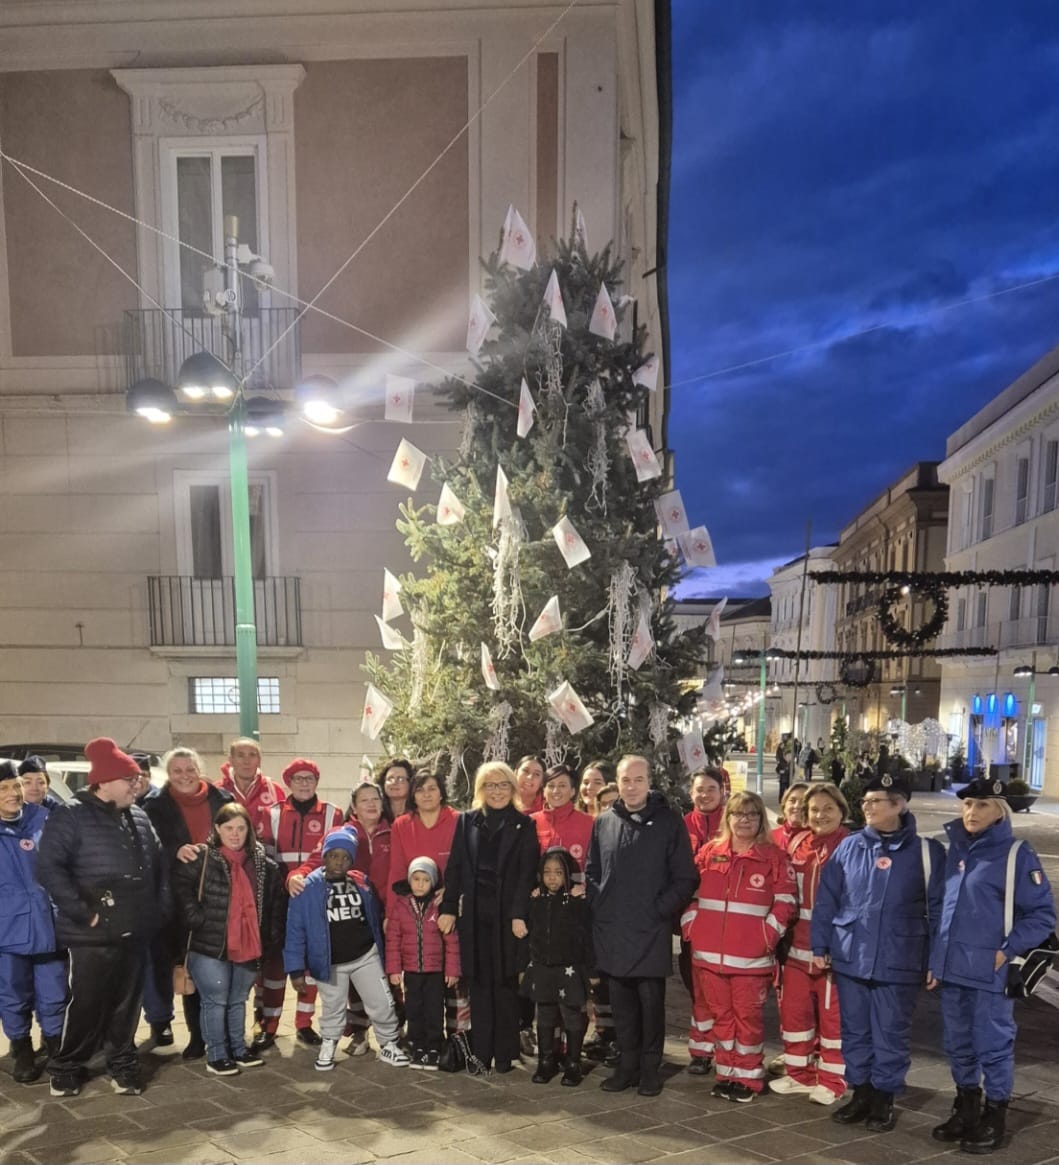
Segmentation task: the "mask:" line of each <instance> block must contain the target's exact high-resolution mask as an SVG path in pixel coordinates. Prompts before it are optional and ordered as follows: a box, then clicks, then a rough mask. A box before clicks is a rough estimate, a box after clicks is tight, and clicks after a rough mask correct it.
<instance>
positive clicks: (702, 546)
mask: <svg viewBox="0 0 1059 1165" xmlns="http://www.w3.org/2000/svg"><path fill="white" fill-rule="evenodd" d="M695 549H696V550H705V549H706V543H705V542H703V541H702V540H701V539H700V540H699V541H698V542H696V543H695Z"/></svg>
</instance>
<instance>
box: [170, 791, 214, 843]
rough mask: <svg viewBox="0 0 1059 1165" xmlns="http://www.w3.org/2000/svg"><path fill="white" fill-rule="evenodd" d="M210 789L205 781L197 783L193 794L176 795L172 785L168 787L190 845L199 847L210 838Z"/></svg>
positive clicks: (211, 815)
mask: <svg viewBox="0 0 1059 1165" xmlns="http://www.w3.org/2000/svg"><path fill="white" fill-rule="evenodd" d="M209 794H210V787H209V785H207V784H206V782H205V781H199V784H198V788H197V789H196V790H195V791H194V792H193V793H178V792H177V791H176V789H174V788H173V786H172V785H170V786H169V795H170V797H172V798H173V801H174V802H175V803H176V807H177V808H178V809H179V810H180V816H181V817H183V819H184V825H185V826H186V827H187V831H188V840H189V841H190V842H191V844H192V845H199V844H201V843H202V842H204V841H205V840H206V838H208V837H209V836H210V830H211V829H212V828H213V810H212V809H211V808H210V802H209Z"/></svg>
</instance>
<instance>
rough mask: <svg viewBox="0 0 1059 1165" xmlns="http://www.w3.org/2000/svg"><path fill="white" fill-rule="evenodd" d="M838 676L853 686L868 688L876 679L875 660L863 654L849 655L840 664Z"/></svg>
mask: <svg viewBox="0 0 1059 1165" xmlns="http://www.w3.org/2000/svg"><path fill="white" fill-rule="evenodd" d="M838 676H839V679H840V680H841V681H842V682H843V683H844V684H846V685H848V686H849V687H851V688H866V687H867V686H868V685H869V684H870V683H871V682H872V680H874V679H875V660H874V659H865V658H864V656H862V655H851V656H847V657H846V658H845V659H844V660H842V662H841V663H840V664H839V665H838Z"/></svg>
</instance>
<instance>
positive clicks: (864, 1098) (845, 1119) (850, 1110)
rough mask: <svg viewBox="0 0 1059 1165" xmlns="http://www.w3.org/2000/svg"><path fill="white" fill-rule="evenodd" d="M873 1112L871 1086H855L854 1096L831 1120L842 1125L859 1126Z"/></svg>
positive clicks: (834, 1113) (832, 1115)
mask: <svg viewBox="0 0 1059 1165" xmlns="http://www.w3.org/2000/svg"><path fill="white" fill-rule="evenodd" d="M870 1111H871V1085H870V1084H854V1086H853V1095H852V1096H851V1097H850V1099H849V1100H847V1101H846V1103H845V1104H844V1105H843V1106H842V1107H841V1108H840V1109H839V1110H838V1111H837V1112H833V1113H832V1114H831V1119H832V1120H833V1121H835V1122H837V1123H838V1124H840V1125H855V1124H859V1123H860V1122H861V1121H862V1120H864V1118H865V1117H866V1116H867V1115H868V1113H869V1112H870Z"/></svg>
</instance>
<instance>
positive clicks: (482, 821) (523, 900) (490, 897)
mask: <svg viewBox="0 0 1059 1165" xmlns="http://www.w3.org/2000/svg"><path fill="white" fill-rule="evenodd" d="M514 793H515V774H514V773H513V772H512V771H511V769H510V768H508V766H507V765H506V764H504V763H503V762H501V761H489V762H487V763H486V764H483V765H481V766H479V768H478V771H477V772H476V773H475V777H474V801H473V807H472V808H471V809H469V810H468V811H467V812H466V813H461V814H460V817H459V820H458V821H457V822H456V832H455V833H454V834H453V838H452V852H451V853H450V854H449V864H448V866H447V868H446V870H445V896H444V898H443V900H442V903H441V911H440V915H439V918H438V929H439V930H440V931H441V932H442V934H448V933H449V932H450V931H451V930H452V929H453V927H455V928H456V930H457V931H458V933H459V936H460V962H461V964H462V967H463V973H464V975H465V976H466V978H467V979H468V980H469V982H470V989H471V990H470V994H471V1017H472V1021H471V1044H472V1049H473V1051H474V1054H475V1055H476V1056H477V1057H478V1058H479V1059H480V1060H481V1061H482V1062H483V1063H484V1064H485V1065H486V1066H487V1067H488V1066H489V1065H490V1064H493V1065H494V1066H495V1067H496V1070H497V1072H509V1071H511V1068H512V1065H513V1062H514V1061H515V1060H516V1059H517V1058H518V1054H519V999H518V975H519V972H520V971H522V970H524V968H525V965H526V962H527V960H528V952H527V944H526V943H525V941H524V940H525V938H526V935H527V933H528V932H527V929H526V918H527V917H528V914H529V896H530V891H531V890H532V888H533V880H534V877H535V875H536V871H537V859H538V857H539V852H538V848H537V830H536V829H535V828H534V824H533V822H532V821H531V820H530V818H529V817H527V816H526V815H525V814H524V813H520V812H519V811H518V809H516V808H515V806H514V804H513V798H514Z"/></svg>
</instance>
